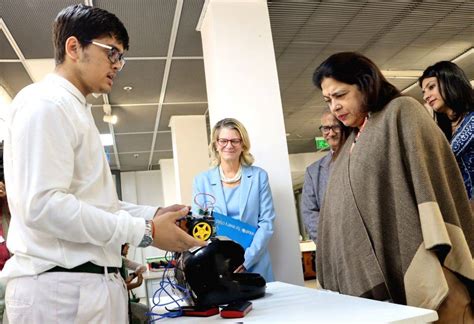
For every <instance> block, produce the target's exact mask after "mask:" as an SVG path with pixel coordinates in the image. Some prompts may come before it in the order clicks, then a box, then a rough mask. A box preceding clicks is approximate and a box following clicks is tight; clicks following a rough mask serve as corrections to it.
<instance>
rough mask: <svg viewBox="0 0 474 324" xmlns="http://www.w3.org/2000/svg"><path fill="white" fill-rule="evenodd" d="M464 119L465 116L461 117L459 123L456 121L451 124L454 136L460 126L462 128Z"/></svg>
mask: <svg viewBox="0 0 474 324" xmlns="http://www.w3.org/2000/svg"><path fill="white" fill-rule="evenodd" d="M464 117H466V116H465V114H463V115H461V116H459V118H458V120H457V121H454V122H451V131H452V134H454V133H455V132H456V130H457V129H458V128H459V126H461V124H462V122H463V120H464Z"/></svg>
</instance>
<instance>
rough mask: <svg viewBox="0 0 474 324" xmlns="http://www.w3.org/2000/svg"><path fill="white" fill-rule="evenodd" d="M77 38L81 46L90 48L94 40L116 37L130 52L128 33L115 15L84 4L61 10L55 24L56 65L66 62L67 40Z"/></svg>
mask: <svg viewBox="0 0 474 324" xmlns="http://www.w3.org/2000/svg"><path fill="white" fill-rule="evenodd" d="M71 36H75V37H76V38H77V39H78V40H79V42H80V43H81V46H83V47H85V46H89V43H90V41H91V40H93V39H94V38H100V37H104V36H109V37H115V38H116V39H117V40H118V41H119V42H120V43H122V45H123V48H124V49H125V50H128V42H129V38H128V33H127V30H126V29H125V26H124V25H123V23H122V22H121V21H120V20H119V19H118V18H117V16H115V15H114V14H112V13H110V12H108V11H106V10H104V9H100V8H97V7H91V6H86V5H83V4H77V5H72V6H69V7H67V8H64V9H63V10H61V11H60V12H59V13H58V15H57V16H56V19H55V20H54V24H53V44H54V59H55V62H56V65H58V64H61V63H63V62H64V55H65V54H66V53H65V49H64V46H65V44H66V40H67V39H68V38H69V37H71Z"/></svg>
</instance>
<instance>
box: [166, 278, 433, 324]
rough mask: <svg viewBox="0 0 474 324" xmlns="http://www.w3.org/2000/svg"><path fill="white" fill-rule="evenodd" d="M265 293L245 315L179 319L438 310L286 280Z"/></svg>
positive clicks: (358, 319)
mask: <svg viewBox="0 0 474 324" xmlns="http://www.w3.org/2000/svg"><path fill="white" fill-rule="evenodd" d="M266 291H267V293H266V295H265V297H263V298H260V299H256V300H252V304H253V309H252V311H250V313H248V314H247V315H246V316H245V317H244V318H241V319H238V318H236V319H223V318H222V317H220V315H215V316H211V317H207V318H200V317H179V318H175V319H163V320H160V322H167V323H171V322H173V321H174V322H175V323H235V322H244V323H272V324H273V323H428V322H432V321H436V320H437V319H438V314H437V313H436V312H435V311H433V310H429V309H424V308H416V307H410V306H403V305H397V304H391V303H386V302H379V301H374V300H370V299H365V298H358V297H352V296H347V295H341V294H337V293H333V292H329V291H324V290H317V289H312V288H305V287H300V286H295V285H290V284H286V283H283V282H271V283H269V284H267V290H266Z"/></svg>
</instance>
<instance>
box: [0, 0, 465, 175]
mask: <svg viewBox="0 0 474 324" xmlns="http://www.w3.org/2000/svg"><path fill="white" fill-rule="evenodd" d="M204 2H205V1H204V0H135V1H127V0H102V1H99V0H93V1H90V0H86V1H85V3H87V4H91V3H92V4H93V5H94V6H98V7H101V8H104V9H107V10H109V11H111V12H113V13H115V14H116V15H117V16H118V17H119V18H120V19H121V20H122V21H123V22H124V24H125V25H126V27H127V29H128V31H129V34H130V38H131V48H130V51H129V53H128V54H127V64H126V65H125V67H124V70H123V71H122V72H121V74H120V76H119V77H118V79H117V80H116V82H115V85H114V90H113V91H112V92H111V93H110V94H109V95H108V96H102V97H99V98H97V99H96V98H93V97H91V98H89V100H90V102H91V103H92V104H93V114H94V118H95V120H96V124H97V127H98V128H99V130H100V132H101V133H111V134H112V135H113V136H114V139H115V145H114V146H111V147H107V148H106V150H107V152H108V153H109V154H108V155H109V157H110V165H111V167H112V168H113V169H120V170H122V171H127V170H147V169H154V168H158V161H159V160H160V159H162V158H171V157H172V155H173V152H172V146H171V133H170V129H169V127H168V122H169V118H170V116H172V115H189V114H192V115H196V114H206V111H207V97H206V85H205V78H204V64H203V57H202V48H201V39H200V34H199V33H198V32H197V31H196V30H195V28H196V25H197V22H198V19H199V16H200V14H201V9H202V7H203V4H204ZM73 3H76V1H69V0H56V1H40V0H2V1H1V3H0V6H1V7H0V17H1V20H0V28H1V30H2V31H3V32H0V85H2V86H3V87H4V88H5V89H6V91H7V92H8V93H9V94H10V95H11V96H15V94H16V93H17V92H18V91H19V90H20V89H21V88H22V87H24V86H26V85H28V84H30V83H32V82H33V81H37V80H38V79H39V78H41V76H43V75H44V74H45V73H46V72H47V71H50V70H51V69H52V67H53V63H52V57H53V48H52V44H51V23H52V21H53V19H54V17H55V15H56V14H57V13H58V12H59V10H60V9H62V8H63V7H65V6H67V5H70V4H73ZM268 8H269V13H270V21H271V26H272V33H273V40H274V45H275V56H276V59H277V67H278V75H279V79H280V89H281V95H282V102H283V109H284V116H285V126H286V131H287V133H289V134H290V135H289V136H288V137H287V139H288V150H289V152H290V153H304V152H314V151H315V147H314V136H319V135H320V134H318V131H317V127H318V126H319V115H320V113H321V111H322V109H323V108H324V104H323V102H322V98H321V96H320V94H319V92H318V91H317V90H316V89H315V87H314V86H313V85H312V82H311V76H312V73H313V71H314V69H315V67H316V66H317V65H318V64H319V63H321V62H322V61H323V60H324V59H325V58H326V57H327V56H329V55H330V54H333V53H335V52H339V51H359V52H361V53H363V54H365V55H367V56H369V57H370V58H371V59H373V60H374V61H375V62H376V63H377V64H378V65H379V67H380V68H381V69H382V70H384V71H385V73H386V75H387V76H388V77H389V80H390V81H391V82H392V83H393V84H395V85H396V86H397V87H398V88H399V89H401V90H405V92H406V93H407V94H409V95H412V96H415V97H417V98H418V99H419V89H418V87H417V86H413V84H414V83H415V81H416V76H417V75H419V74H420V73H421V71H422V70H423V69H424V68H426V67H427V66H428V65H431V64H433V63H435V62H437V61H439V60H455V62H457V63H458V64H459V65H460V66H461V67H462V68H463V69H464V70H465V72H466V73H467V74H468V76H469V78H470V79H471V80H472V79H474V50H473V47H474V2H473V1H449V2H448V1H439V2H438V1H392V2H390V1H289V0H287V1H268ZM242 23H245V22H242ZM126 86H130V87H132V88H133V89H132V90H131V91H126V90H124V87H126ZM104 103H110V104H111V105H112V112H113V114H115V115H117V116H118V118H119V122H118V123H117V124H116V125H114V126H112V125H110V124H106V123H104V122H103V121H102V117H103V114H104V113H103V109H102V105H103V104H104Z"/></svg>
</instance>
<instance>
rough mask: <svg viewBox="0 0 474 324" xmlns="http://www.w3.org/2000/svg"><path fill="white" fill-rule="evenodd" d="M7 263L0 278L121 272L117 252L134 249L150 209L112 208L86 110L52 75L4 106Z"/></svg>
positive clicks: (110, 185)
mask: <svg viewBox="0 0 474 324" xmlns="http://www.w3.org/2000/svg"><path fill="white" fill-rule="evenodd" d="M4 165H5V180H6V187H7V196H8V202H9V206H10V211H11V215H12V220H11V225H10V232H9V235H8V239H7V246H8V248H9V249H10V251H11V252H12V253H13V254H14V256H13V257H12V258H11V259H10V260H9V261H8V263H7V264H6V266H5V268H4V269H3V271H2V273H1V276H2V277H6V278H13V277H18V276H24V275H33V274H39V273H42V272H44V271H45V270H47V269H50V268H52V267H54V266H57V265H59V266H61V267H65V268H72V267H75V266H77V265H80V264H82V263H85V262H88V261H91V262H93V263H94V264H97V265H100V266H116V267H120V266H121V254H120V248H121V245H122V244H124V243H126V242H128V243H130V244H132V245H135V246H136V245H138V244H139V243H140V241H141V239H142V238H143V235H144V233H145V220H144V219H151V218H152V217H153V215H154V213H155V211H156V207H150V206H137V205H133V204H128V203H124V202H121V201H119V200H118V197H117V193H116V190H115V184H114V181H113V179H112V175H111V172H110V168H109V165H108V163H107V160H106V156H105V152H104V149H103V146H102V144H101V141H100V136H99V132H98V130H97V127H96V126H95V124H94V120H93V117H92V114H91V107H90V105H88V104H87V103H86V99H85V98H84V96H83V95H82V94H81V92H80V91H79V90H78V89H77V88H76V87H75V86H74V85H73V84H72V83H70V82H69V81H67V80H66V79H64V78H62V77H60V76H59V75H57V74H50V75H48V76H47V77H46V78H45V79H44V80H43V81H41V82H39V83H36V84H32V85H30V86H28V87H26V88H24V89H23V90H22V91H21V92H20V93H18V95H17V96H16V98H15V99H14V101H13V102H12V104H11V108H10V112H9V113H8V117H7V132H6V139H5V145H4Z"/></svg>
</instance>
